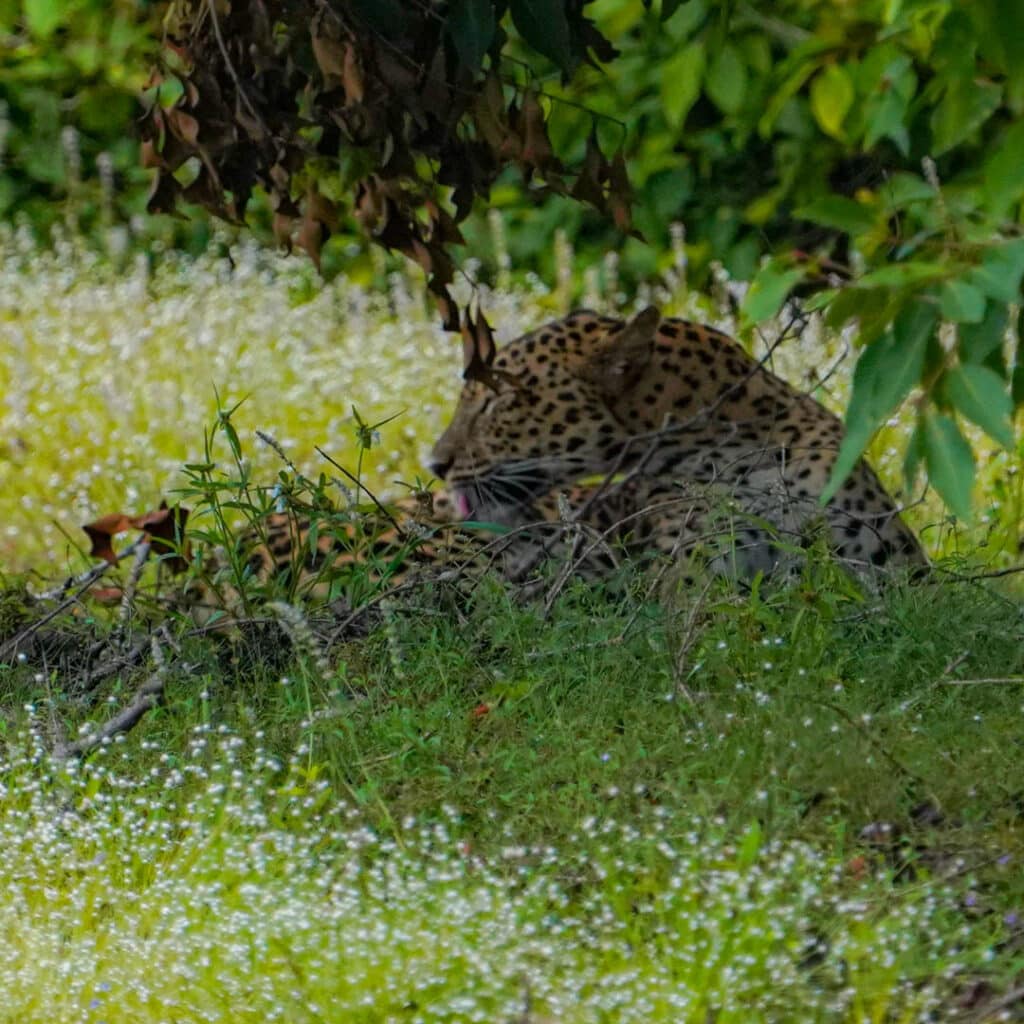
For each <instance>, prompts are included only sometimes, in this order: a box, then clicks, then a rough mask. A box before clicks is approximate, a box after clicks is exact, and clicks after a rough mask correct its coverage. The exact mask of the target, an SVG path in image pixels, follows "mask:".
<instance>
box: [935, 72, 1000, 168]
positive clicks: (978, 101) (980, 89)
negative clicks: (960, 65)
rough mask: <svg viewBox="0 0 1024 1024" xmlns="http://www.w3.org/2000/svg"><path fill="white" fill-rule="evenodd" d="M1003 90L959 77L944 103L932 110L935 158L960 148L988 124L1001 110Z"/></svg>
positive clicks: (954, 80) (951, 82)
mask: <svg viewBox="0 0 1024 1024" xmlns="http://www.w3.org/2000/svg"><path fill="white" fill-rule="evenodd" d="M1002 95H1003V87H1002V86H1001V85H996V84H995V83H994V82H983V81H979V80H978V79H975V78H972V77H969V76H967V75H958V76H957V77H956V78H954V79H952V80H951V81H950V83H949V85H948V86H947V87H946V92H945V94H944V95H943V97H942V102H941V103H939V105H938V106H937V107H936V108H935V110H933V111H932V119H931V124H932V152H933V155H934V156H941V155H942V154H943V153H945V152H947V151H948V150H950V149H952V148H953V147H954V146H956V145H959V144H960V143H961V142H963V141H964V139H966V138H967V136H968V135H970V134H971V133H972V132H974V131H976V130H977V129H978V128H980V127H981V125H982V124H984V122H985V121H987V120H988V119H989V118H990V117H991V116H992V114H993V113H994V112H995V111H996V109H997V108H998V107H999V103H1000V100H1001V99H1002Z"/></svg>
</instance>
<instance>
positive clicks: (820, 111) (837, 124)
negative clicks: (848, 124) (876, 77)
mask: <svg viewBox="0 0 1024 1024" xmlns="http://www.w3.org/2000/svg"><path fill="white" fill-rule="evenodd" d="M854 96H855V92H854V88H853V80H852V79H851V78H850V74H849V72H848V71H847V70H846V69H845V68H844V67H843V66H842V65H841V64H829V66H828V67H826V68H825V69H824V71H822V72H821V73H820V74H819V75H818V76H817V77H816V78H815V79H814V81H813V82H811V111H812V113H813V114H814V117H815V120H816V121H817V122H818V124H819V125H821V128H822V130H823V131H824V132H826V133H827V134H829V135H831V136H832V137H833V138H837V139H838V138H842V134H843V130H842V129H843V121H844V120H845V118H846V115H847V114H848V113H849V111H850V107H852V106H853V100H854Z"/></svg>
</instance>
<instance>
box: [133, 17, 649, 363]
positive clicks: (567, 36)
mask: <svg viewBox="0 0 1024 1024" xmlns="http://www.w3.org/2000/svg"><path fill="white" fill-rule="evenodd" d="M589 2H590V0H448V2H447V3H445V2H436V0H297V2H295V0H291V2H283V0H245V2H242V0H174V2H173V3H172V4H171V5H170V8H169V10H168V15H167V18H166V20H165V38H164V41H163V46H162V50H161V56H160V60H159V64H158V66H157V67H156V68H155V69H154V71H153V77H152V82H151V86H152V87H151V88H150V89H149V90H148V92H147V99H148V107H147V110H146V113H145V116H144V118H143V128H142V136H143V160H144V163H145V164H146V166H148V167H151V168H153V169H154V170H155V172H156V173H155V178H154V181H153V187H152V192H151V195H150V199H149V209H150V211H151V212H157V211H159V212H166V213H173V212H174V211H175V210H176V208H177V204H178V203H179V200H182V199H184V200H187V201H189V202H193V203H198V204H199V205H200V206H202V207H204V208H206V209H207V210H209V211H211V212H212V213H214V214H216V215H218V216H220V217H223V218H226V219H228V220H230V221H234V222H241V220H242V219H243V217H244V213H245V209H246V205H247V204H248V202H249V200H250V197H251V195H252V192H253V189H254V188H255V187H256V186H260V187H262V188H263V189H265V190H266V192H267V194H268V195H269V197H270V202H271V204H272V207H273V210H274V232H275V236H276V237H277V239H278V241H279V242H280V243H281V244H282V245H284V246H286V247H288V248H290V247H291V245H292V244H293V242H297V244H298V245H299V246H301V248H303V249H304V250H305V251H306V252H307V253H309V255H310V256H311V257H312V259H313V260H315V261H319V257H320V251H321V247H322V246H323V244H324V241H325V240H326V239H327V238H328V237H329V236H330V234H331V233H332V232H334V231H336V230H337V229H338V226H339V224H340V223H341V222H342V219H343V218H344V217H348V216H351V217H353V218H354V219H355V220H356V221H357V222H358V223H359V224H360V225H361V226H362V228H363V229H364V230H365V231H366V232H367V233H368V234H369V236H370V237H371V238H373V239H374V240H375V241H376V242H377V243H379V244H380V245H382V246H384V247H385V248H387V249H389V250H393V251H396V252H401V253H403V254H405V255H406V256H407V257H409V258H410V259H412V260H415V261H416V262H417V263H418V264H419V265H420V266H421V267H422V268H423V270H424V273H425V274H426V276H427V282H428V287H429V289H430V291H431V292H432V293H433V295H434V296H435V297H436V299H437V301H438V304H439V308H440V311H441V314H442V317H443V319H444V321H445V326H446V327H447V328H448V329H449V330H459V329H460V328H464V327H466V326H467V325H469V326H470V328H471V329H470V332H469V333H470V334H471V335H472V336H473V337H476V335H477V334H479V333H480V330H479V329H478V327H477V324H479V322H480V318H478V320H477V322H476V323H473V322H472V321H470V320H469V317H468V314H467V323H463V322H462V318H461V316H460V311H459V310H458V308H457V307H456V305H455V303H454V302H453V301H452V298H451V295H450V293H449V289H448V286H449V285H450V284H451V282H452V279H453V275H454V265H453V262H452V257H451V255H450V247H451V246H452V245H457V244H460V243H461V242H462V241H463V239H462V234H461V232H460V230H459V223H460V222H461V221H462V220H463V219H464V218H465V217H466V216H467V215H468V214H469V212H470V210H471V208H472V207H473V204H474V202H475V201H476V200H478V199H483V200H486V198H487V197H488V194H489V190H490V187H491V185H492V183H493V182H494V180H495V177H496V176H497V175H498V173H499V172H500V171H501V170H502V169H503V168H505V167H507V166H516V167H518V168H520V169H521V171H522V173H523V175H524V177H525V178H526V180H527V181H531V180H532V181H534V182H535V186H536V187H537V188H539V189H542V190H549V191H556V192H559V193H562V194H565V195H569V196H572V197H575V198H577V199H580V200H582V201H585V202H587V203H590V204H592V205H594V206H596V207H597V208H598V209H600V210H602V211H603V212H605V213H607V214H609V215H610V216H612V217H613V218H614V220H615V222H616V223H617V225H618V226H619V227H620V228H621V229H623V230H629V229H630V218H629V184H628V181H627V179H626V175H625V165H624V162H623V160H622V157H621V154H620V155H618V156H616V157H615V158H613V159H612V160H611V161H609V160H608V159H606V158H605V156H604V154H603V153H602V152H601V149H600V146H599V145H598V142H597V136H596V132H595V133H593V134H592V136H591V139H590V143H589V145H588V147H587V154H586V157H585V160H584V162H583V165H582V167H579V168H575V169H574V170H572V171H571V172H570V171H567V170H566V168H565V167H564V166H563V164H562V162H561V161H560V160H559V158H558V156H557V155H556V154H555V152H554V151H553V148H552V145H551V141H550V138H549V134H548V118H549V116H550V114H551V106H552V101H551V100H549V99H548V98H547V97H545V96H544V95H542V93H541V92H540V91H539V89H538V88H537V87H536V86H535V85H534V84H531V83H533V82H534V79H533V78H532V77H530V76H529V75H528V74H527V73H526V72H524V70H523V68H522V66H520V65H519V64H512V65H510V66H511V68H512V72H511V73H508V69H507V68H506V66H505V63H503V59H502V54H503V51H504V50H505V48H506V45H507V44H508V42H509V39H510V36H509V33H508V32H507V31H506V29H507V28H508V27H509V24H510V23H511V25H512V26H514V27H515V29H516V32H517V33H518V35H519V37H520V38H521V39H522V40H523V41H525V43H527V44H528V45H529V46H530V47H532V49H533V50H535V51H537V52H538V53H539V54H541V55H543V57H544V58H546V59H548V60H550V61H552V62H554V63H555V64H556V65H557V66H558V67H559V68H560V69H561V71H562V73H563V75H564V76H566V77H568V76H569V75H571V74H572V72H573V71H574V70H575V69H576V67H578V65H579V64H581V63H583V62H589V63H594V61H595V59H597V60H604V61H607V60H610V59H612V58H613V57H614V56H615V50H614V49H613V48H612V46H611V45H610V43H609V42H608V41H607V40H606V39H605V38H604V37H603V36H602V35H601V34H600V33H599V32H598V30H597V29H596V28H595V26H594V25H593V23H592V22H591V21H590V20H589V19H588V18H586V17H585V16H584V14H583V9H584V7H585V6H586V5H587V4H588V3H589ZM483 358H484V354H483V353H480V354H478V357H477V361H478V363H479V362H480V360H481V359H483Z"/></svg>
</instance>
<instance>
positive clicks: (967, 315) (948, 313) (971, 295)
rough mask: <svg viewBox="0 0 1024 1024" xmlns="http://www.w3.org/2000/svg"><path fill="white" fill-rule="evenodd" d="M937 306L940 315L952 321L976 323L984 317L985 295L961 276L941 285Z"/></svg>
mask: <svg viewBox="0 0 1024 1024" xmlns="http://www.w3.org/2000/svg"><path fill="white" fill-rule="evenodd" d="M939 306H940V308H941V310H942V315H943V316H944V317H945V318H946V319H947V320H952V321H953V322H954V323H965V324H977V323H981V321H982V320H983V319H984V317H985V296H984V295H982V293H981V292H980V291H978V289H977V288H975V287H974V286H973V285H970V284H968V283H967V282H966V281H964V280H963V279H962V278H955V279H954V280H952V281H947V282H946V283H945V284H944V285H943V286H942V291H941V293H940V298H939Z"/></svg>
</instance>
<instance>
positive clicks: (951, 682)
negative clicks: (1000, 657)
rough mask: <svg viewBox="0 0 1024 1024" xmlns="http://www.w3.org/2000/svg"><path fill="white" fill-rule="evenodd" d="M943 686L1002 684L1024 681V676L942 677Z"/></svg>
mask: <svg viewBox="0 0 1024 1024" xmlns="http://www.w3.org/2000/svg"><path fill="white" fill-rule="evenodd" d="M939 681H940V682H941V683H942V685H943V686H1000V685H1004V684H1006V683H1024V676H991V677H988V678H985V679H941V680H939Z"/></svg>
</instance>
